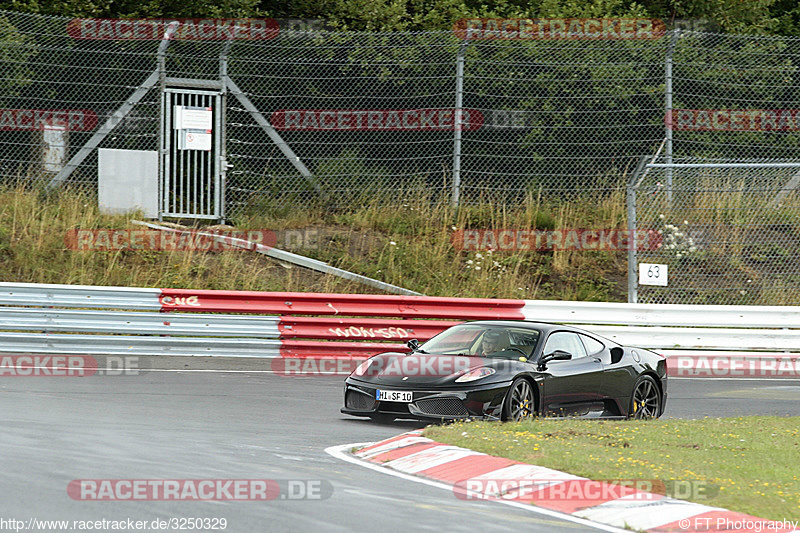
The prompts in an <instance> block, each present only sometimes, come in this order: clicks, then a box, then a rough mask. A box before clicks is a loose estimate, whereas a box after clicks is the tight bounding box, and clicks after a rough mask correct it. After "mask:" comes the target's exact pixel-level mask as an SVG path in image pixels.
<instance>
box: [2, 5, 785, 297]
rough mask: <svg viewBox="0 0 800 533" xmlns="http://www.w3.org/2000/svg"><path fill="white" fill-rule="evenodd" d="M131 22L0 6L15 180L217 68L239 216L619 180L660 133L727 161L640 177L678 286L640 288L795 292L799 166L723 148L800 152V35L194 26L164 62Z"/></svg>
mask: <svg viewBox="0 0 800 533" xmlns="http://www.w3.org/2000/svg"><path fill="white" fill-rule="evenodd" d="M185 26H186V25H184V29H185ZM119 28H120V26H119V25H117V26H116V27H113V26H109V27H105V26H103V25H102V24H100V23H96V24H95V26H91V27H90V30H91V31H88V33H87V31H86V27H85V26H80V25H79V23H78V22H76V21H71V20H69V19H65V18H57V17H44V16H38V15H29V14H21V13H13V12H0V72H1V73H2V74H0V179H2V180H3V181H4V182H5V183H16V182H24V183H38V182H44V183H49V182H50V181H51V180H52V178H53V177H54V176H55V175H57V174H58V173H59V172H60V171H62V170H63V168H64V167H65V165H66V162H67V161H68V160H69V159H70V157H72V156H74V154H75V153H76V152H77V151H78V150H79V149H80V148H81V147H82V146H83V145H84V144H85V143H86V142H87V141H88V140H89V139H90V138H92V136H93V135H94V134H95V133H96V132H97V131H98V128H99V127H100V125H103V124H105V123H106V122H107V121H108V120H109V119H111V120H112V122H113V124H114V125H115V127H114V128H113V130H112V131H111V133H110V134H109V135H107V136H105V137H104V138H103V139H102V142H101V143H100V145H99V147H101V148H124V149H131V150H148V151H155V150H159V138H160V127H161V123H162V116H161V114H162V110H161V92H162V89H163V87H164V84H157V85H155V86H154V88H153V89H152V90H149V91H148V92H147V93H146V94H145V96H144V97H143V98H142V99H141V100H139V101H138V102H137V103H136V104H135V105H134V106H133V108H132V110H131V111H130V112H129V113H125V114H124V116H123V115H122V114H119V113H118V110H119V109H120V108H121V107H122V106H123V105H124V104H125V103H126V102H128V101H129V100H130V98H131V95H132V94H133V93H134V91H136V90H137V89H138V88H139V87H141V86H142V84H143V83H144V82H145V80H147V79H148V77H150V76H151V75H153V73H154V72H157V73H160V74H161V75H162V81H163V80H164V79H165V78H167V77H172V78H186V79H195V80H220V79H222V74H223V73H225V74H226V75H227V76H228V77H229V78H230V79H231V80H233V82H235V84H236V86H237V87H238V88H240V89H241V91H242V93H243V95H244V96H246V98H247V99H248V100H249V102H251V103H252V105H253V107H254V108H255V110H256V112H255V113H254V112H253V109H248V107H247V106H246V105H245V104H244V103H243V100H241V99H238V98H234V97H232V96H231V95H230V94H228V95H227V99H226V108H225V136H224V147H223V148H224V153H225V157H226V158H227V162H228V163H229V164H230V165H231V167H230V168H229V169H228V170H227V176H226V178H227V179H226V183H225V206H226V209H227V214H228V216H229V217H236V216H238V215H243V214H247V213H257V212H258V211H260V210H262V209H263V208H264V207H265V206H303V205H305V204H306V203H307V202H308V201H309V200H310V199H313V198H315V197H317V196H320V195H325V196H326V197H327V198H329V201H330V202H333V203H334V204H338V205H344V204H347V203H352V202H359V201H363V200H364V199H369V200H370V201H377V202H382V203H385V204H387V205H392V204H396V203H399V202H402V201H403V199H404V198H407V197H408V196H409V195H425V196H426V197H430V198H431V199H432V201H439V202H450V201H452V198H453V192H454V188H457V189H458V193H459V201H460V203H461V204H464V205H466V204H474V203H477V202H481V201H487V200H491V201H494V202H498V203H505V204H509V205H515V204H518V203H519V202H521V201H522V200H524V198H526V197H527V196H528V195H534V196H537V197H540V198H544V199H546V200H547V201H553V202H556V201H579V200H581V201H593V199H596V198H598V197H601V196H604V195H611V194H617V195H618V196H619V197H620V198H622V197H623V195H622V194H621V193H622V191H624V190H625V189H626V184H627V182H628V180H629V179H630V177H631V175H632V173H633V172H634V169H635V168H636V166H637V162H639V161H640V160H641V158H642V157H643V156H652V155H653V154H654V153H656V151H657V149H658V148H659V146H660V145H661V144H662V142H664V139H665V136H666V137H671V142H670V143H669V144H668V147H667V149H666V153H664V152H662V156H661V158H660V159H658V161H659V162H662V163H663V162H666V163H669V162H675V163H680V162H697V161H700V162H706V163H708V162H718V163H720V164H722V165H723V166H720V167H719V168H707V167H704V168H682V167H681V168H678V167H676V168H653V169H650V170H649V171H648V173H647V174H646V176H645V177H644V178H643V179H642V182H641V184H640V190H639V194H638V196H637V203H636V209H637V225H638V227H639V228H653V229H655V230H661V231H662V235H663V234H664V231H665V230H666V231H667V232H668V233H669V232H673V233H674V232H677V233H680V234H682V236H681V235H674V237H675V238H676V239H684V240H683V241H681V242H682V244H681V245H680V246H678V245H677V244H676V242H673V241H670V242H669V243H667V242H666V239H665V241H664V242H665V244H670V245H672V244H675V245H676V247H675V248H669V247H666V246H665V247H662V248H660V249H658V250H649V251H643V252H641V253H639V256H638V259H639V260H640V261H647V262H664V263H666V264H670V265H671V267H672V268H671V270H670V273H671V276H672V277H671V280H670V285H669V286H668V287H666V288H664V287H642V288H640V291H639V301H653V302H669V303H679V302H680V303H749V304H755V303H780V304H800V246H798V240H800V202H799V201H798V195H797V193H796V189H797V187H798V185H799V184H800V183H799V182H800V174H798V172H797V171H798V170H799V169H797V168H791V167H788V168H787V167H782V168H764V167H761V168H741V167H729V166H728V167H726V166H724V165H725V164H729V163H735V162H747V161H755V160H758V161H762V162H763V161H778V162H785V161H800V153H798V151H799V150H800V147H799V146H798V141H800V114H798V109H800V73H798V67H800V39H796V38H788V37H757V36H740V35H723V34H711V33H701V32H690V31H681V32H677V31H669V32H666V33H664V34H663V35H660V36H658V35H657V36H654V38H642V39H578V38H575V39H550V40H548V39H527V40H526V39H517V40H505V39H489V40H468V41H465V40H462V39H460V38H459V37H460V36H459V35H458V34H457V32H427V33H392V34H379V33H356V32H352V33H331V32H324V31H316V30H315V31H280V32H275V33H273V34H270V35H269V36H268V37H269V38H246V39H225V38H218V35H217V37H216V38H215V37H214V35H215V34H214V32H212V33H211V34H210V35H211V37H209V38H207V39H205V38H197V37H196V36H195V37H193V35H196V33H195V34H192V33H191V32H189V33H184V34H183V35H179V36H178V38H176V39H173V40H172V41H170V43H169V47H168V48H167V50H166V54H165V58H164V64H163V65H164V66H163V70H160V66H159V58H158V48H159V44H160V43H159V39H158V38H159V37H160V33H159V32H161V33H163V25H162V26H159V27H158V28H157V29H153V30H152V31H150V33H149V34H148V38H139V39H137V38H129V37H126V36H125V35H122V34H120V33H119ZM128 29H130V27H128ZM195 29H197V28H195ZM201 29H202V28H201ZM82 32H83V33H82ZM114 32H117V33H116V34H115V33H114ZM200 33H201V34H202V32H200ZM126 35H128V36H130V35H131V34H130V33H128V34H126ZM251 37H252V36H251ZM669 63H671V76H670V75H669V70H667V64H669ZM221 69H222V71H223V72H221ZM164 83H165V82H164ZM670 99H671V103H672V105H671V110H670V109H669V108H668V107H669V101H670ZM459 109H460V110H461V112H459V111H458V110H459ZM265 123H267V126H265ZM270 128H272V133H273V134H277V139H279V140H278V141H276V136H275V135H271V134H270V133H269V131H268V130H269V129H270ZM281 143H283V147H284V148H285V147H289V148H290V149H291V151H292V153H293V154H294V156H295V160H290V159H289V158H287V155H286V153H287V152H286V151H285V150H282V149H281ZM299 168H306V169H307V171H308V173H307V175H304V174H303V172H300V171H299V170H298V169H299ZM97 172H98V169H97V157H96V154H93V155H92V156H90V157H87V158H86V159H85V160H84V161H82V162H81V164H80V165H79V166H78V167H77V169H76V170H75V171H74V172H72V173H71V174H70V176H69V179H68V180H67V183H68V184H69V185H71V186H72V187H81V188H84V189H85V190H88V191H94V190H95V189H96V187H97ZM665 184H670V186H669V187H666V188H665ZM667 189H668V190H669V194H667ZM684 221H686V222H685V223H684ZM672 227H675V228H678V229H677V230H673V229H671V228H672ZM689 238H691V241H689V240H688V239H689Z"/></svg>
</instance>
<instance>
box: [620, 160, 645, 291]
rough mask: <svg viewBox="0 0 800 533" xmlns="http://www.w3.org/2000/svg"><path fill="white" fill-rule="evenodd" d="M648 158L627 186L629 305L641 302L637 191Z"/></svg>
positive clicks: (638, 166)
mask: <svg viewBox="0 0 800 533" xmlns="http://www.w3.org/2000/svg"><path fill="white" fill-rule="evenodd" d="M647 159H648V156H646V155H643V156H642V157H640V158H639V164H638V165H636V170H634V171H633V174H632V175H631V177H630V178H629V179H628V183H627V185H626V188H625V189H626V194H625V205H626V207H627V210H628V303H630V304H635V303H638V300H639V279H638V278H639V275H638V274H639V273H638V268H637V261H638V259H637V256H636V247H637V245H638V243H637V242H636V189H638V188H639V176H641V175H642V172H644V169H645V165H647Z"/></svg>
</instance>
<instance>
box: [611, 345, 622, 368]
mask: <svg viewBox="0 0 800 533" xmlns="http://www.w3.org/2000/svg"><path fill="white" fill-rule="evenodd" d="M624 353H625V352H624V351H623V350H622V348H620V347H619V346H614V347H613V348H611V364H612V365H616V364H617V363H619V362H620V361H622V355H623V354H624Z"/></svg>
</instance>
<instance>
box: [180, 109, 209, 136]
mask: <svg viewBox="0 0 800 533" xmlns="http://www.w3.org/2000/svg"><path fill="white" fill-rule="evenodd" d="M213 122H214V113H213V112H212V109H211V108H210V107H191V106H183V105H176V106H175V121H174V122H173V124H174V128H175V129H176V130H204V131H206V132H208V133H211V128H212V124H213Z"/></svg>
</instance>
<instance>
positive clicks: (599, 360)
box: [342, 320, 667, 421]
mask: <svg viewBox="0 0 800 533" xmlns="http://www.w3.org/2000/svg"><path fill="white" fill-rule="evenodd" d="M408 345H409V347H410V348H411V350H412V351H411V353H409V354H403V353H397V352H389V353H382V354H378V355H376V356H374V357H372V358H370V359H368V360H366V361H364V362H363V363H361V365H359V366H358V368H356V369H355V370H354V371H353V373H352V374H350V376H349V377H348V378H347V379H346V380H345V387H344V405H345V406H344V408H343V409H342V413H346V414H350V415H355V416H367V417H371V418H373V419H376V420H383V421H389V420H394V419H395V418H418V419H427V420H432V419H433V420H457V419H463V418H483V419H488V420H514V421H516V420H520V419H523V418H528V417H531V416H554V415H555V416H600V417H622V418H624V417H629V418H657V417H659V416H661V415H662V414H663V412H664V405H665V403H666V400H667V364H666V359H665V358H664V357H663V356H660V355H658V354H656V353H653V352H651V351H648V350H643V349H641V348H630V347H626V346H620V345H619V344H617V343H615V342H613V341H611V340H608V339H605V338H603V337H600V336H598V335H595V334H593V333H590V332H588V331H583V330H581V329H578V328H574V327H570V326H563V325H557V324H546V323H541V322H527V321H496V320H487V321H480V322H467V323H464V324H459V325H457V326H453V327H451V328H449V329H447V330H445V331H443V332H442V333H440V334H438V335H436V336H435V337H433V338H432V339H430V340H429V341H428V342H426V343H425V344H423V345H421V346H420V345H419V344H418V343H417V342H416V341H415V340H411V341H409V342H408Z"/></svg>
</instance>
